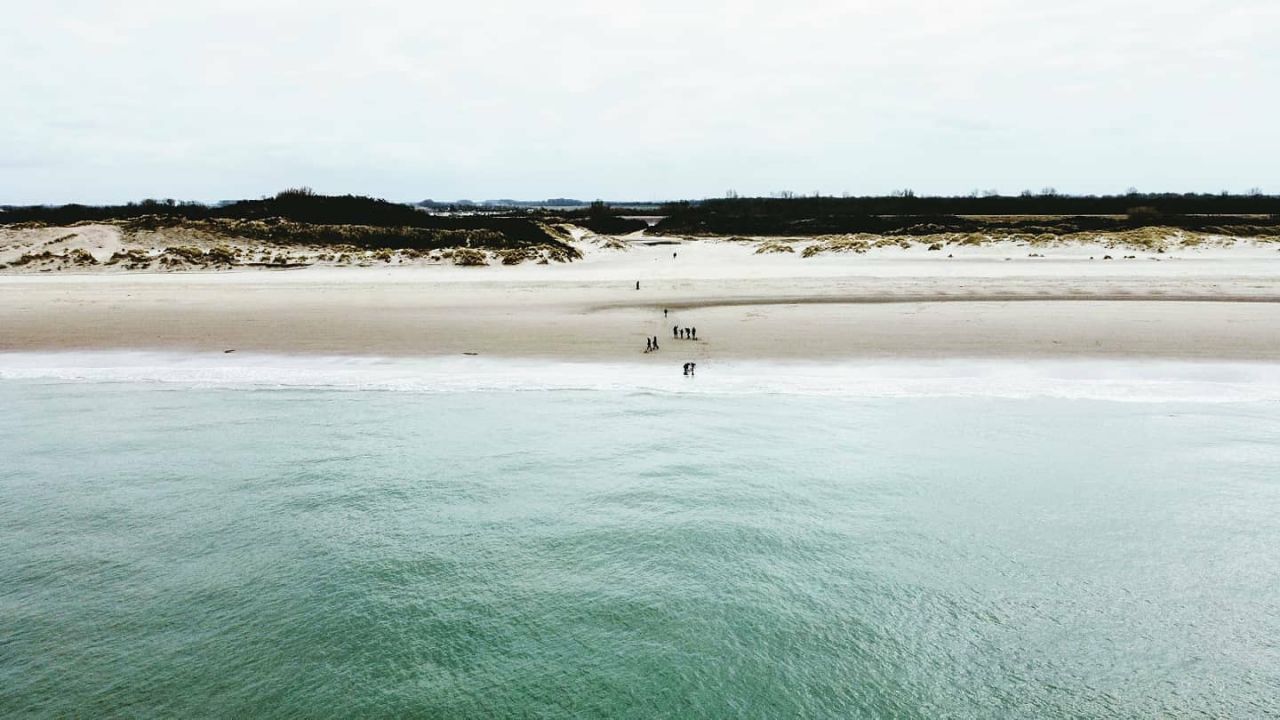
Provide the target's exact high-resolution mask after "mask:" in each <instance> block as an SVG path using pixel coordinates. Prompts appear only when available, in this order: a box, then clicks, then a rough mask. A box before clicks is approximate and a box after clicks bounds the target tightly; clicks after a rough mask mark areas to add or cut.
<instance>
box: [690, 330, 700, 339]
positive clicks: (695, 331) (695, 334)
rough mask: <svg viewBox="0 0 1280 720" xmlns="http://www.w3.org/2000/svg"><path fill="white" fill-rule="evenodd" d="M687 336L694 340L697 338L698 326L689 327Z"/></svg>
mask: <svg viewBox="0 0 1280 720" xmlns="http://www.w3.org/2000/svg"><path fill="white" fill-rule="evenodd" d="M689 337H691V338H693V339H694V340H697V339H698V328H689Z"/></svg>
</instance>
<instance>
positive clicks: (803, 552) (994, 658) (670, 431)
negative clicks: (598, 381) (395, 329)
mask: <svg viewBox="0 0 1280 720" xmlns="http://www.w3.org/2000/svg"><path fill="white" fill-rule="evenodd" d="M922 372H923V371H922ZM1197 372H1198V371H1197ZM1263 372H1264V373H1272V374H1274V373H1273V371H1271V370H1264V371H1263ZM705 374H706V375H708V376H710V377H714V374H713V373H711V372H706V373H705ZM902 374H905V375H910V374H911V373H910V372H904V373H902ZM1085 374H1086V375H1089V376H1090V377H1092V376H1093V373H1085ZM36 375H38V373H36ZM94 377H95V378H96V379H89V380H86V379H85V378H84V377H81V378H79V379H68V378H67V377H65V376H62V375H60V376H58V377H22V378H19V379H14V378H13V377H10V379H6V380H0V408H3V412H0V442H2V443H3V451H2V452H0V458H2V459H3V462H0V716H4V717H20V716H32V717H66V716H83V717H203V716H219V717H245V716H255V717H299V718H302V717H335V718H336V717H439V718H471V717H679V718H690V717H707V718H722V717H759V718H781V717H894V718H937V717H974V718H986V717H1019V718H1021V717H1041V718H1068V717H1125V718H1129V717H1201V716H1208V717H1264V716H1267V715H1269V714H1273V713H1276V712H1280V704H1278V702H1280V700H1278V698H1280V404H1277V403H1275V402H1273V401H1270V400H1266V401H1259V402H1250V401H1247V400H1241V401H1235V402H1208V401H1207V400H1212V399H1213V396H1214V395H1215V394H1218V391H1215V390H1214V389H1213V388H1210V389H1209V391H1206V392H1203V393H1192V394H1193V395H1196V396H1197V397H1198V396H1200V395H1205V396H1206V397H1204V398H1203V399H1202V400H1195V401H1188V400H1186V399H1178V400H1174V401H1162V400H1159V399H1158V398H1154V399H1153V398H1151V397H1145V396H1144V397H1143V398H1142V399H1138V400H1134V399H1132V398H1130V397H1129V396H1128V394H1126V393H1121V396H1124V397H1126V398H1127V399H1125V400H1124V401H1119V400H1117V399H1114V398H1109V399H1100V398H1098V397H1090V396H1089V395H1090V394H1089V393H1084V394H1083V396H1073V397H1057V396H1036V395H1031V396H1025V397H1021V396H1013V397H1009V396H999V395H998V394H995V395H992V394H984V393H968V394H962V395H946V394H932V395H931V394H929V393H923V394H920V393H916V394H905V395H904V394H902V393H895V394H890V395H875V394H862V395H848V394H844V395H841V394H835V395H829V394H822V393H816V392H791V391H778V390H777V389H776V388H775V389H774V390H772V391H767V392H764V391H762V392H752V391H750V390H746V389H743V388H738V391H735V392H685V391H682V390H681V389H680V388H681V387H684V388H686V389H687V388H692V387H695V386H691V385H685V386H676V387H675V389H653V388H643V387H633V388H630V389H628V388H627V387H625V386H624V385H619V386H612V385H611V386H608V387H605V388H603V389H601V388H594V389H586V390H584V389H577V390H575V389H565V388H560V389H542V390H536V391H534V390H520V389H517V388H514V387H511V388H504V389H492V388H490V389H484V390H463V389H447V390H443V391H436V392H422V391H405V390H403V389H400V390H395V389H387V388H386V387H383V386H379V389H376V390H368V389H366V390H358V389H356V386H352V385H350V384H347V385H344V386H342V387H325V386H314V385H311V386H305V387H288V386H280V385H279V384H276V385H263V384H261V383H258V384H241V385H237V384H235V383H214V384H210V383H207V382H204V383H201V382H193V381H192V380H191V378H185V379H180V380H179V381H176V382H166V383H159V382H149V381H145V380H143V379H139V378H138V377H136V376H133V375H131V376H130V377H129V378H128V379H126V380H120V379H119V378H116V379H114V380H111V381H106V380H104V379H103V378H102V377H98V376H94ZM223 379H224V380H225V378H223ZM699 380H702V378H701V377H700V378H699ZM679 382H683V379H681V380H680V381H679ZM708 382H709V383H710V382H713V381H712V380H708ZM517 385H518V384H517ZM593 387H594V386H593ZM930 387H934V386H933V385H931V386H930ZM1180 387H1181V386H1180ZM1224 387H1225V386H1224ZM1233 387H1234V389H1235V391H1238V392H1236V396H1239V395H1241V394H1242V393H1243V395H1247V393H1248V384H1247V383H1245V384H1244V385H1243V386H1233ZM1113 389H1114V388H1113ZM1183 389H1184V390H1185V388H1183ZM1218 390H1219V391H1220V390H1221V388H1219V389H1218ZM1147 391H1150V388H1147ZM1223 392H1225V391H1223ZM1145 394H1146V395H1149V394H1151V393H1150V392H1146V393H1145ZM1186 394H1187V393H1186V392H1175V393H1173V395H1175V396H1177V397H1183V396H1185V395H1186ZM1226 394H1231V393H1226ZM1077 395H1079V394H1077ZM1233 397H1234V396H1233Z"/></svg>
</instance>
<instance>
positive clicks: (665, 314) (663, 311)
mask: <svg viewBox="0 0 1280 720" xmlns="http://www.w3.org/2000/svg"><path fill="white" fill-rule="evenodd" d="M666 316H667V309H666V308H662V317H666Z"/></svg>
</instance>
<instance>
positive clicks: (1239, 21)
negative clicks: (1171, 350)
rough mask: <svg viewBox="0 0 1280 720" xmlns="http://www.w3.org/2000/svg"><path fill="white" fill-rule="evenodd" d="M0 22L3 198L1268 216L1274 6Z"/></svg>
mask: <svg viewBox="0 0 1280 720" xmlns="http://www.w3.org/2000/svg"><path fill="white" fill-rule="evenodd" d="M7 5H8V6H7V7H5V8H4V9H2V10H0V204H31V203H63V202H85V203H104V202H123V201H128V200H138V199H143V198H148V197H153V198H176V199H179V200H199V201H216V200H222V199H235V198H246V197H260V196H263V195H268V194H273V193H275V192H276V191H278V190H281V189H284V188H289V187H298V186H307V187H311V188H313V189H315V190H316V191H317V192H322V193H355V194H364V195H373V196H377V197H385V198H388V199H391V200H400V201H416V200H422V199H426V198H432V199H437V200H453V199H459V198H467V199H472V200H483V199H490V198H519V199H541V198H548V197H575V198H585V199H592V198H608V199H618V200H622V199H626V200H657V199H668V198H704V197H720V196H723V195H725V194H727V193H729V192H730V191H732V192H736V193H739V194H741V195H769V194H774V193H778V192H782V191H789V192H794V193H797V194H812V193H822V194H829V195H840V194H845V193H848V194H854V195H861V194H883V193H888V192H892V191H895V190H900V189H906V188H909V189H912V190H913V191H915V192H916V193H917V194H935V193H938V194H966V193H968V192H970V191H973V190H979V191H986V190H996V191H999V192H1003V193H1006V194H1016V193H1017V192H1020V191H1022V190H1024V189H1032V190H1036V191H1039V190H1041V189H1042V188H1046V187H1053V188H1056V189H1057V190H1058V191H1060V192H1076V193H1114V192H1124V191H1125V190H1127V189H1128V188H1131V187H1134V188H1138V189H1139V190H1143V191H1176V192H1191V191H1197V192H1201V191H1203V192H1218V191H1221V190H1231V191H1247V190H1250V189H1252V188H1261V189H1263V190H1264V191H1267V192H1280V2H1276V0H1216V1H1213V2H1209V1H1203V0H1160V1H1158V2H1153V1H1151V0H1144V1H1142V2H1131V1H1129V0H1106V1H1103V0H1072V1H1071V2H1042V1H1041V0H903V1H900V2H891V1H890V0H876V1H874V2H873V1H869V0H844V1H841V0H788V1H787V2H780V1H777V0H775V1H770V2H764V1H762V0H734V1H732V2H721V1H720V0H707V1H698V0H679V1H676V0H657V1H655V2H635V3H633V4H621V3H610V2H603V1H602V0H592V1H585V0H583V1H579V0H567V1H560V0H540V1H538V2H529V1H528V0H511V1H508V0H468V1H467V2H439V1H436V0H414V1H409V2H390V1H380V0H366V1H364V2H360V3H353V2H350V1H349V0H344V1H342V2H337V1H331V0H306V1H305V2H303V1H296V2H295V1H285V0H251V1H246V0H219V1H218V2H201V1H199V0H184V1H183V2H171V1H166V2H142V1H141V0H113V1H112V2H106V1H105V0H98V1H95V2H88V1H76V0H42V1H41V2H14V3H8V4H7Z"/></svg>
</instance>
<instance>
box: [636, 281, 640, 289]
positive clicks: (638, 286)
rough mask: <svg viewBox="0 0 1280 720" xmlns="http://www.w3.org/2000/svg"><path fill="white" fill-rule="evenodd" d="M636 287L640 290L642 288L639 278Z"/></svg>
mask: <svg viewBox="0 0 1280 720" xmlns="http://www.w3.org/2000/svg"><path fill="white" fill-rule="evenodd" d="M636 289H637V290H639V289H640V281H639V280H637V281H636Z"/></svg>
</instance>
